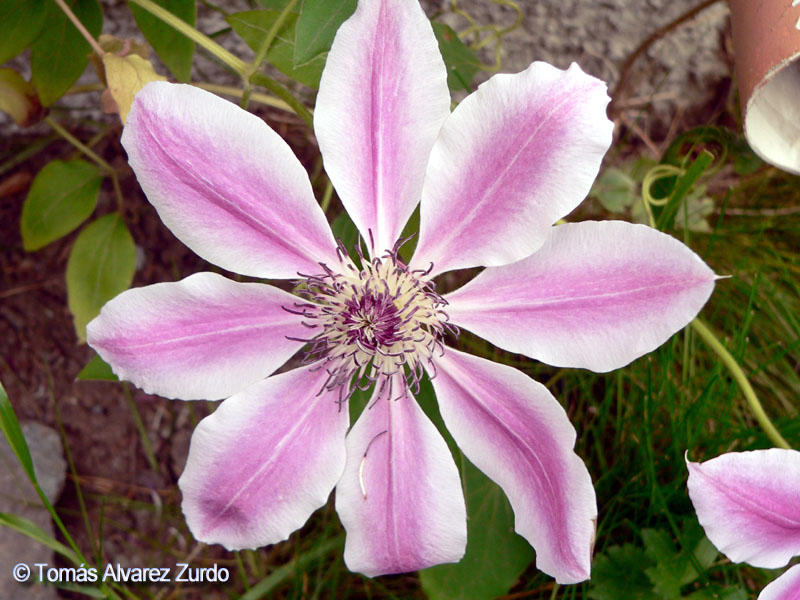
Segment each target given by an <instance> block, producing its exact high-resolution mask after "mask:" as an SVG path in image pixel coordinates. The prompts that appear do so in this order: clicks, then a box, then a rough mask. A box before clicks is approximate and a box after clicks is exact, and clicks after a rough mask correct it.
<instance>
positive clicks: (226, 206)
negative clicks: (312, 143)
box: [122, 81, 338, 278]
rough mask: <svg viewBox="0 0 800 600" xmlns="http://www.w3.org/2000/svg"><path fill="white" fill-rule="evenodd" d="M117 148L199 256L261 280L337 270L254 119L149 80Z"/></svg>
mask: <svg viewBox="0 0 800 600" xmlns="http://www.w3.org/2000/svg"><path fill="white" fill-rule="evenodd" d="M122 145H123V146H124V147H125V150H126V151H127V152H128V160H129V162H130V165H131V167H133V170H134V172H135V173H136V178H137V179H138V180H139V184H140V185H141V186H142V189H143V190H144V193H145V194H146V195H147V198H148V200H150V202H151V203H152V204H153V206H155V208H156V210H157V211H158V215H159V216H160V217H161V220H162V221H163V222H164V224H165V225H166V226H167V227H169V229H170V230H171V231H172V233H174V234H175V235H176V236H177V237H178V239H180V240H181V241H182V242H183V243H184V244H186V245H187V246H189V247H190V248H191V249H192V250H193V251H194V252H196V253H197V254H198V255H199V256H201V257H203V258H204V259H206V260H208V261H210V262H212V263H214V264H216V265H219V266H220V267H222V268H224V269H228V270H229V271H234V272H236V273H242V274H244V275H251V276H254V277H267V278H291V277H295V276H296V274H297V272H298V271H301V272H303V273H318V272H320V268H319V265H318V263H319V262H320V261H323V262H327V263H330V264H338V260H337V258H336V252H335V241H334V239H333V234H332V233H331V231H330V227H329V226H328V223H327V221H326V220H325V215H324V214H323V212H322V210H321V209H320V208H319V206H318V205H317V203H316V201H315V200H314V193H313V191H312V189H311V183H310V182H309V180H308V175H307V174H306V172H305V169H303V166H302V165H301V164H300V161H298V160H297V158H296V157H295V155H294V154H293V153H292V151H291V150H290V149H289V146H288V145H287V144H286V142H284V141H283V139H282V138H281V137H280V136H279V135H278V134H277V133H275V132H274V131H273V130H272V129H270V127H269V126H268V125H267V124H266V123H265V122H264V121H262V120H261V119H260V118H258V117H257V116H255V115H253V114H251V113H248V112H246V111H244V110H242V109H240V108H239V107H238V106H236V105H235V104H232V103H230V102H228V101H227V100H223V99H222V98H219V97H217V96H215V95H214V94H211V93H209V92H206V91H203V90H201V89H199V88H196V87H193V86H190V85H175V84H171V83H166V82H163V81H157V82H153V83H149V84H147V85H146V86H145V87H144V88H142V91H140V92H139V93H138V94H137V95H136V99H135V100H134V103H133V106H132V107H131V112H130V115H129V116H128V120H127V122H126V124H125V129H124V130H123V132H122Z"/></svg>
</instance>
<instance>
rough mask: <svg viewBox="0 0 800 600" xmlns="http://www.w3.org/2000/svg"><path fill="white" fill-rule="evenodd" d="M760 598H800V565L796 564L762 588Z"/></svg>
mask: <svg viewBox="0 0 800 600" xmlns="http://www.w3.org/2000/svg"><path fill="white" fill-rule="evenodd" d="M758 600H800V565H795V566H793V567H792V568H791V569H789V570H788V571H786V572H785V573H784V574H783V575H781V576H780V577H778V578H777V579H775V580H773V581H772V582H771V583H770V584H769V585H768V586H767V587H765V588H764V589H763V590H761V593H760V594H759V595H758Z"/></svg>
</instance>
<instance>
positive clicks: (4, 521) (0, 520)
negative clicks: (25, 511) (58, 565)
mask: <svg viewBox="0 0 800 600" xmlns="http://www.w3.org/2000/svg"><path fill="white" fill-rule="evenodd" d="M0 525H5V526H6V527H9V528H11V529H13V530H15V531H19V532H20V533H21V534H23V535H27V536H28V537H29V538H31V539H32V540H35V541H37V542H39V543H40V544H42V545H43V546H46V547H48V548H50V549H51V550H53V551H54V552H57V553H59V554H60V555H61V556H63V557H64V558H66V559H67V560H69V561H71V562H72V563H73V564H76V565H79V564H80V563H81V560H80V559H79V558H78V555H77V554H75V552H73V551H72V550H71V549H69V548H68V547H67V546H65V545H64V544H62V543H61V542H59V541H58V540H57V539H55V538H54V537H53V536H52V535H50V534H49V533H47V532H46V531H43V530H42V529H41V528H40V527H39V526H38V525H36V523H33V522H32V521H29V520H28V519H25V518H23V517H18V516H17V515H10V514H8V513H0Z"/></svg>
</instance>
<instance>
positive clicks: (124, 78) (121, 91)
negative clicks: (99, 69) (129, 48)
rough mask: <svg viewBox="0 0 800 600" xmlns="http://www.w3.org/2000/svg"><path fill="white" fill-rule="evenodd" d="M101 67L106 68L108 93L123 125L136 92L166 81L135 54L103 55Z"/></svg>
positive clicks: (151, 66)
mask: <svg viewBox="0 0 800 600" xmlns="http://www.w3.org/2000/svg"><path fill="white" fill-rule="evenodd" d="M103 65H104V66H105V68H106V81H108V91H109V92H110V93H111V96H112V97H113V98H114V101H115V102H116V103H117V108H118V110H119V117H120V119H122V122H123V123H125V120H126V119H127V118H128V112H130V110H131V104H133V97H134V96H135V95H136V94H137V93H138V91H139V90H141V89H142V88H143V87H144V86H145V84H147V83H150V82H151V81H165V80H166V77H162V76H161V75H159V74H158V73H156V72H155V70H154V69H153V65H151V64H150V63H149V62H148V61H146V60H145V59H143V58H142V57H141V56H138V55H136V54H129V55H128V56H117V55H116V54H105V55H104V56H103Z"/></svg>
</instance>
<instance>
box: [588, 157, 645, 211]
mask: <svg viewBox="0 0 800 600" xmlns="http://www.w3.org/2000/svg"><path fill="white" fill-rule="evenodd" d="M589 195H590V196H591V197H593V198H597V199H598V200H599V201H600V204H602V205H603V208H605V209H606V210H607V211H609V212H611V213H624V212H626V211H627V210H628V209H629V208H631V207H632V206H633V203H634V202H635V201H636V200H637V194H636V181H634V179H633V177H631V176H630V175H628V174H627V173H626V172H625V171H623V170H622V169H618V168H616V167H610V168H608V169H605V170H604V171H603V172H602V174H601V175H600V177H598V178H597V181H595V182H594V185H593V186H592V190H591V191H590V192H589Z"/></svg>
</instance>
